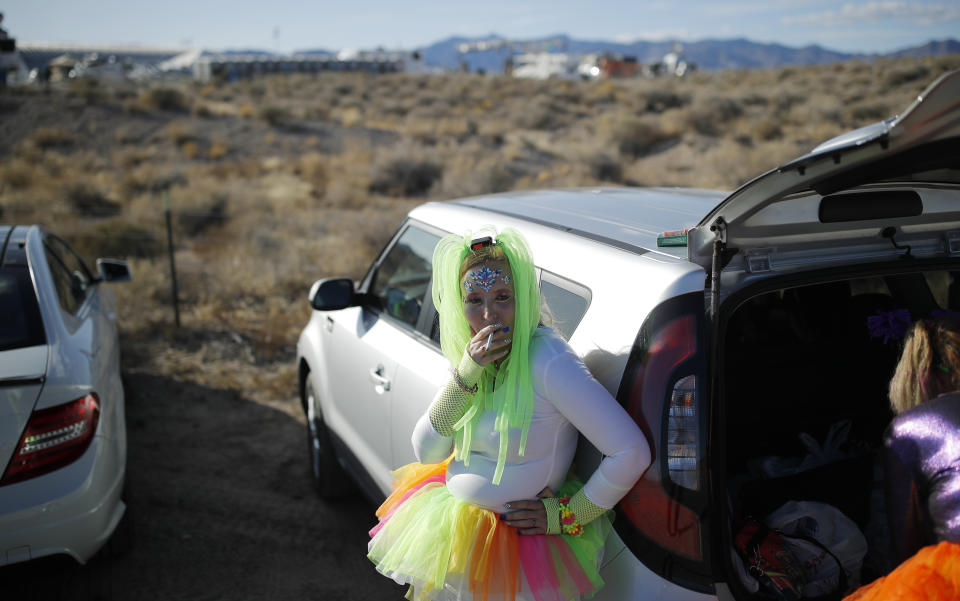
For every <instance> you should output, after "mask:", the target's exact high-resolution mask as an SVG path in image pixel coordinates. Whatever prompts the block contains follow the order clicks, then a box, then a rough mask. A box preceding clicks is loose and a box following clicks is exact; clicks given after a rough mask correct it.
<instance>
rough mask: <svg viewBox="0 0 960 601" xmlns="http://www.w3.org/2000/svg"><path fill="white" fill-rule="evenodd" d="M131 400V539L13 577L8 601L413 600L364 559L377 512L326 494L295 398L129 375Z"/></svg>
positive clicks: (8, 579) (25, 567)
mask: <svg viewBox="0 0 960 601" xmlns="http://www.w3.org/2000/svg"><path fill="white" fill-rule="evenodd" d="M125 388H126V395H127V404H126V407H127V426H128V439H129V445H128V447H129V448H128V463H127V494H126V497H127V504H128V516H127V517H128V518H129V522H128V524H126V526H130V527H132V532H130V531H129V530H123V531H121V532H119V533H118V535H117V536H116V537H115V539H114V540H113V541H111V545H108V547H107V548H105V550H104V551H102V552H101V553H100V554H99V555H98V556H97V557H95V558H94V559H93V560H91V561H90V562H89V563H88V564H87V565H86V566H78V565H77V564H76V563H75V562H72V560H68V559H65V558H59V559H47V560H41V561H36V562H32V563H28V564H20V565H16V566H9V567H6V568H3V569H0V591H2V593H0V598H2V599H3V600H4V601H19V600H21V599H23V600H35V601H41V600H42V601H46V600H47V599H51V600H53V599H60V600H70V601H74V600H77V601H88V600H89V601H93V600H108V599H116V600H124V601H136V600H141V599H142V600H154V599H162V600H165V601H172V600H180V599H182V600H207V599H211V600H212V599H230V600H236V601H243V600H248V599H249V600H251V601H252V600H257V601H262V600H265V599H297V600H308V599H323V600H338V599H344V600H347V599H349V600H357V601H363V600H377V601H379V600H387V601H388V600H391V599H401V598H402V596H403V589H402V588H401V587H400V586H398V585H396V584H394V583H393V582H391V581H390V580H388V579H386V578H384V577H382V576H380V575H379V574H377V573H376V571H375V570H374V569H373V567H372V564H371V563H370V562H369V560H367V558H366V556H365V554H366V541H367V530H368V529H369V528H370V527H371V526H373V524H374V523H375V518H374V516H373V512H374V510H375V506H374V504H373V503H372V502H371V501H369V500H367V499H366V498H364V497H362V496H361V495H360V494H359V493H357V494H356V495H354V496H351V497H348V498H347V499H345V500H344V501H340V502H338V503H336V504H334V503H328V502H325V501H322V500H321V499H319V498H318V497H317V496H316V494H315V493H314V491H313V488H312V484H311V483H310V481H309V480H308V469H309V467H308V466H309V463H308V458H307V452H306V434H305V425H304V421H303V419H302V418H300V419H297V418H296V417H295V416H297V415H298V412H300V408H299V406H298V403H297V401H296V400H295V399H290V400H288V401H285V403H286V404H287V405H288V406H280V407H277V406H274V407H270V406H266V405H264V404H260V403H258V402H255V401H252V400H250V399H248V398H244V396H243V395H241V394H239V393H237V392H234V391H228V390H221V389H213V388H209V387H205V386H202V385H198V384H194V383H190V382H184V381H178V380H177V379H175V378H171V377H166V376H157V375H151V374H150V373H147V372H146V371H140V370H136V371H131V370H129V369H127V370H126V373H125ZM131 534H132V537H131V536H130V535H131ZM130 538H132V542H130V545H129V548H128V549H127V550H126V551H124V550H123V547H124V546H125V543H126V542H128V541H129V539H130Z"/></svg>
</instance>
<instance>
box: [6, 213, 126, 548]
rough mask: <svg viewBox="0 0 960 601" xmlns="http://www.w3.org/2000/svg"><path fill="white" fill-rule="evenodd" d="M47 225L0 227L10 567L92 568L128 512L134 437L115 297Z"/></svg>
mask: <svg viewBox="0 0 960 601" xmlns="http://www.w3.org/2000/svg"><path fill="white" fill-rule="evenodd" d="M129 279H130V269H129V267H128V266H127V265H126V263H124V262H122V261H115V260H111V259H99V260H98V261H97V272H96V273H94V272H92V271H91V270H90V269H89V267H88V266H87V265H86V264H85V263H84V261H83V260H82V259H81V258H80V257H79V256H78V255H77V254H76V253H74V252H73V250H71V249H70V247H69V246H68V245H67V244H66V243H65V242H64V241H63V240H61V239H60V238H58V237H57V236H55V235H53V234H52V233H50V232H49V231H47V230H45V229H44V228H42V227H40V226H17V227H14V226H0V466H3V473H2V476H0V565H7V564H13V563H18V562H23V561H28V560H31V559H36V558H39V557H44V556H48V555H57V554H63V555H68V556H71V557H73V558H74V559H75V560H77V561H78V562H80V563H84V562H86V561H87V560H88V559H89V558H90V557H92V556H93V555H94V554H95V553H96V552H97V551H98V550H99V549H100V548H101V547H102V546H103V545H104V543H105V542H106V541H107V539H108V538H109V537H110V535H111V534H112V533H113V531H114V529H115V528H116V527H117V525H118V524H119V523H120V521H121V518H122V517H123V514H124V503H123V501H122V500H121V491H122V490H123V483H124V473H125V469H126V449H127V434H126V426H125V421H124V399H123V387H122V385H121V382H120V348H119V343H118V340H117V326H116V308H115V305H114V298H113V293H112V292H111V291H110V290H109V289H108V288H107V287H105V286H103V285H102V282H122V281H127V280H129Z"/></svg>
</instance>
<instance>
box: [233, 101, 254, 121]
mask: <svg viewBox="0 0 960 601" xmlns="http://www.w3.org/2000/svg"><path fill="white" fill-rule="evenodd" d="M254 114H256V109H254V108H253V105H252V104H241V105H240V106H238V107H237V117H240V118H242V119H249V118H250V117H253V115H254Z"/></svg>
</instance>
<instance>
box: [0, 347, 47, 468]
mask: <svg viewBox="0 0 960 601" xmlns="http://www.w3.org/2000/svg"><path fill="white" fill-rule="evenodd" d="M48 357H49V347H48V346H47V345H45V344H44V345H38V346H30V347H26V348H18V349H13V350H6V351H0V465H3V466H4V468H6V465H7V463H8V462H9V461H10V457H11V455H12V454H13V451H14V449H15V448H16V446H17V443H18V442H19V441H20V435H21V434H22V433H23V428H24V427H25V426H26V424H27V421H28V420H29V419H30V414H31V412H32V411H33V408H34V406H35V405H36V403H37V399H38V398H39V397H40V391H41V390H42V388H43V382H44V375H45V374H46V371H47V361H48Z"/></svg>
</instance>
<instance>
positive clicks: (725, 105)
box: [687, 97, 743, 136]
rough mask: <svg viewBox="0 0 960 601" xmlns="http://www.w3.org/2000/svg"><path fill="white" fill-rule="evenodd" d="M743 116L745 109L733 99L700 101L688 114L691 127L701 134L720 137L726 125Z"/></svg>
mask: <svg viewBox="0 0 960 601" xmlns="http://www.w3.org/2000/svg"><path fill="white" fill-rule="evenodd" d="M742 114H743V107H741V106H740V104H739V103H738V102H736V101H735V100H733V99H731V98H724V97H719V98H716V97H715V98H711V99H704V100H699V101H697V102H696V103H694V105H693V106H691V107H690V110H689V113H688V114H687V121H688V123H689V125H690V126H691V127H692V128H693V129H694V130H695V131H696V132H697V133H699V134H703V135H705V136H719V135H720V134H721V133H722V132H723V130H724V128H725V126H726V124H727V123H728V122H729V121H731V120H732V119H735V118H737V117H739V116H740V115H742Z"/></svg>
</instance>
